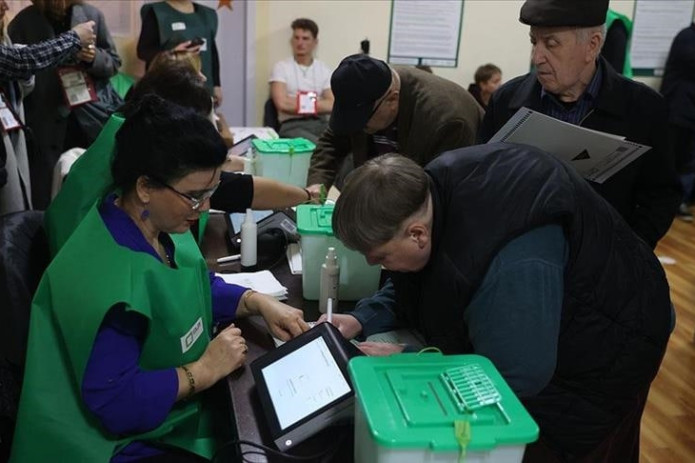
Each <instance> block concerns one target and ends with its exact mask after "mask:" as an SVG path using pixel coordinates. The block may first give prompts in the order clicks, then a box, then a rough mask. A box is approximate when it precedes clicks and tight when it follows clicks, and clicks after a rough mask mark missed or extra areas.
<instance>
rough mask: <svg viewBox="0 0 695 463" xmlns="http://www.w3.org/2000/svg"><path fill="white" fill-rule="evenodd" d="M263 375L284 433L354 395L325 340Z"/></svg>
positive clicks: (302, 349) (272, 366)
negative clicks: (322, 408) (307, 417)
mask: <svg viewBox="0 0 695 463" xmlns="http://www.w3.org/2000/svg"><path fill="white" fill-rule="evenodd" d="M261 372H262V374H263V377H264V379H265V382H266V385H267V387H268V392H269V395H270V400H271V401H272V403H273V407H274V408H275V413H276V416H277V419H278V422H279V423H280V427H281V428H282V429H286V428H287V427H289V426H291V425H293V424H294V423H296V422H298V421H299V420H301V419H303V418H305V417H306V416H308V415H310V414H312V413H313V412H315V411H317V410H319V409H320V408H321V407H324V406H326V405H328V404H330V403H331V402H333V401H335V400H337V399H339V398H340V397H342V396H344V395H346V394H349V393H350V392H351V389H350V385H349V384H348V382H347V381H346V380H345V377H344V376H343V373H342V372H341V371H340V368H339V367H338V364H337V363H336V361H335V359H334V358H333V355H332V354H331V352H330V350H329V348H328V345H327V344H326V341H325V340H324V339H323V337H318V338H316V339H314V340H313V341H311V342H309V343H307V344H306V345H304V346H302V347H300V348H299V349H297V350H295V351H293V352H291V353H289V354H288V355H286V356H284V357H282V358H280V359H278V360H277V361H275V362H273V363H272V364H270V365H268V366H266V367H265V368H263V369H262V370H261Z"/></svg>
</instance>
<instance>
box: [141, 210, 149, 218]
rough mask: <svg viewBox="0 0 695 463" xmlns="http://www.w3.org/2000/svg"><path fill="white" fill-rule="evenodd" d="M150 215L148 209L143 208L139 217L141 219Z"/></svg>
mask: <svg viewBox="0 0 695 463" xmlns="http://www.w3.org/2000/svg"><path fill="white" fill-rule="evenodd" d="M149 216H150V211H149V210H148V209H143V211H142V213H140V219H141V220H143V221H144V220H147V218H148V217H149Z"/></svg>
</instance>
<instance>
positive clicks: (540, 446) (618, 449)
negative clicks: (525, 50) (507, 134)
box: [479, 0, 680, 463]
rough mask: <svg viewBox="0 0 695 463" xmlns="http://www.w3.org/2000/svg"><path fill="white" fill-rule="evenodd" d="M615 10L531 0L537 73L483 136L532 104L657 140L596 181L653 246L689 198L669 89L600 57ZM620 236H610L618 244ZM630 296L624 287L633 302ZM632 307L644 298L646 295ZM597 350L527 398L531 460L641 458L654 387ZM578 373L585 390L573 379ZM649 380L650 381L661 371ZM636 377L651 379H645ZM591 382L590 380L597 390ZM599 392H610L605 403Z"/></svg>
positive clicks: (565, 356) (508, 92) (592, 1)
mask: <svg viewBox="0 0 695 463" xmlns="http://www.w3.org/2000/svg"><path fill="white" fill-rule="evenodd" d="M607 9H608V0H581V1H580V0H527V1H526V2H524V4H523V6H522V7H521V12H520V15H519V20H520V21H521V22H522V23H524V24H528V25H530V26H531V28H530V33H529V35H530V38H531V45H532V54H531V56H532V61H533V64H534V67H535V69H534V70H533V71H532V72H530V73H528V74H526V75H524V76H520V77H517V78H515V79H512V80H511V81H509V82H508V83H506V84H505V85H503V86H502V87H500V88H499V89H498V90H497V91H496V92H495V93H494V94H493V95H492V98H491V99H490V104H489V105H488V109H487V112H486V114H485V119H484V121H483V125H482V128H481V136H480V137H479V140H480V141H481V142H483V143H484V142H487V141H488V140H489V139H490V138H491V137H492V135H494V134H495V133H496V132H497V131H498V130H499V129H500V128H501V127H502V126H503V125H504V124H505V123H506V122H507V121H508V120H509V118H510V117H511V116H512V115H513V114H514V113H516V112H517V110H519V109H520V108H521V107H527V108H530V109H533V110H535V111H539V112H542V113H544V114H547V115H549V116H551V117H554V118H556V119H560V120H562V121H564V122H568V123H571V124H576V125H581V126H583V127H586V128H589V129H594V130H599V131H602V132H607V133H611V134H615V135H619V136H623V137H625V138H626V139H627V140H630V141H634V142H637V143H640V144H643V145H647V146H650V147H651V150H649V151H648V152H646V153H645V154H643V155H642V156H641V157H639V158H638V159H636V160H634V161H632V162H631V163H630V164H628V165H627V166H625V167H623V168H622V169H621V170H620V171H619V172H617V173H616V174H615V175H613V176H612V177H611V178H609V179H608V180H606V181H605V182H604V183H602V184H597V183H591V186H592V187H593V188H594V189H595V190H596V191H597V192H598V193H599V194H600V195H601V196H603V198H604V199H606V200H607V201H608V202H609V203H610V204H611V205H612V206H613V208H614V209H615V210H616V211H617V212H619V213H620V214H621V215H622V217H623V218H624V219H625V221H626V222H627V223H628V224H629V225H630V227H631V228H632V230H633V231H634V232H635V233H636V234H637V235H638V236H640V237H641V238H642V240H644V241H645V242H646V243H647V244H648V245H650V246H651V247H654V246H656V243H657V241H658V240H659V239H660V238H661V237H662V236H663V235H664V234H665V233H666V231H667V230H668V228H669V226H670V225H671V221H672V220H673V217H674V214H675V212H676V210H677V208H678V205H679V203H680V186H679V183H678V178H677V177H676V175H675V170H674V163H673V156H672V153H671V151H670V149H669V147H668V142H667V139H666V134H667V132H668V130H667V127H666V121H667V117H666V113H667V110H666V105H665V103H664V100H663V98H662V97H661V95H659V94H658V93H657V92H655V91H654V90H652V89H650V88H649V87H647V86H645V85H643V84H640V83H637V82H634V81H632V80H630V79H626V78H624V77H623V76H622V75H620V74H619V73H618V72H616V71H615V70H614V69H613V68H612V67H611V66H610V65H609V64H608V63H607V62H606V61H605V59H603V58H601V57H600V56H599V52H600V50H601V46H602V43H603V40H604V37H605V27H604V22H605V18H606V13H607ZM544 136H547V134H544V133H539V134H538V137H539V138H540V137H544ZM614 238H615V237H611V236H605V237H604V238H601V239H605V240H606V241H607V242H610V243H612V244H611V246H613V247H614V246H616V242H615V239H614ZM645 265H646V264H645ZM636 271H639V272H642V271H646V269H636ZM582 297H583V296H580V298H582ZM592 297H593V296H592ZM592 297H590V298H589V299H591V298H592ZM630 297H631V295H630V294H627V293H625V299H626V300H628V299H629V298H630ZM587 300H588V299H587ZM631 303H632V304H634V305H636V304H639V302H638V301H637V300H634V301H633V302H631ZM604 321H605V320H604ZM594 322H595V323H594ZM594 322H592V323H587V325H586V327H585V329H588V330H591V329H594V328H595V327H596V326H598V325H599V324H600V323H602V321H599V319H598V318H595V319H594ZM610 323H615V320H613V321H611V322H610ZM610 323H609V324H610ZM615 328H616V329H618V327H617V326H616V327H615ZM612 329H613V328H611V329H608V331H612ZM608 331H606V332H608ZM560 336H561V337H562V336H563V334H562V333H561V334H560ZM603 347H605V346H602V347H599V348H598V350H596V351H595V352H596V355H598V356H600V355H604V354H605V356H609V355H612V354H613V352H601V348H603ZM595 349H597V348H596V346H590V345H587V346H586V352H584V353H582V354H581V355H576V354H577V352H579V351H578V350H576V351H574V352H571V353H570V352H563V351H559V352H558V365H559V364H561V363H563V368H562V371H558V372H557V373H556V374H557V375H558V376H557V377H558V381H557V382H556V383H554V385H553V387H551V388H549V389H548V390H547V391H543V392H542V393H540V394H539V395H538V396H537V397H530V398H528V399H527V400H526V402H525V405H526V406H527V408H528V409H529V411H530V412H531V414H532V415H533V416H534V418H535V419H536V421H537V422H538V423H542V425H541V433H540V439H539V441H538V442H537V443H534V444H532V445H529V446H528V447H527V448H526V453H525V455H524V461H530V462H536V461H538V462H549V461H553V462H554V461H582V462H594V461H606V462H608V461H610V462H613V461H620V462H634V463H637V462H638V461H639V434H640V433H639V429H640V419H641V416H642V411H643V409H644V404H645V402H646V399H647V393H648V390H649V388H648V387H642V388H639V389H637V388H635V389H633V390H631V391H626V390H624V388H617V387H615V383H611V382H610V381H608V382H607V381H606V379H605V377H604V376H602V374H601V373H600V368H593V367H592V368H590V369H587V368H586V365H587V364H588V363H586V362H587V361H588V360H587V359H589V358H592V359H594V358H595V357H596V355H593V354H591V352H592V351H594V350H595ZM610 368H611V369H613V368H614V366H611V367H610ZM578 372H581V375H582V377H583V380H582V381H585V383H584V384H585V386H579V385H578V383H572V382H571V381H566V380H565V379H566V378H567V377H569V376H571V375H573V374H575V373H578ZM632 374H634V372H632ZM646 379H647V383H648V382H649V381H651V380H652V379H653V377H648V378H646ZM634 380H635V381H644V380H645V377H641V378H640V379H639V380H637V377H635V378H634ZM634 384H637V383H636V382H635V383H634ZM642 384H643V385H644V384H645V383H642ZM586 385H590V386H588V387H589V390H587V386H586ZM599 390H601V391H603V392H602V393H601V394H603V398H601V399H599V396H600V395H601V394H599V393H597V391H599ZM587 394H588V395H593V398H592V400H587V399H582V398H581V397H582V396H584V397H587V396H588V395H587ZM612 398H614V399H612ZM618 398H620V399H619V400H618ZM626 399H627V400H626ZM618 401H620V402H621V403H620V404H618Z"/></svg>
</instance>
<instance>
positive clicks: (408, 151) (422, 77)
mask: <svg viewBox="0 0 695 463" xmlns="http://www.w3.org/2000/svg"><path fill="white" fill-rule="evenodd" d="M331 89H332V90H333V95H334V96H335V102H334V103H333V111H332V113H331V117H330V120H329V128H328V129H326V131H325V132H324V133H323V135H322V136H321V137H320V138H319V141H318V145H317V147H316V151H315V152H314V154H313V155H312V157H311V166H310V167H309V176H308V180H307V185H309V190H311V191H316V190H318V189H319V188H320V185H321V184H323V185H325V186H326V187H327V188H328V187H330V186H331V185H332V184H333V183H334V181H335V177H336V173H337V172H338V170H339V169H340V167H341V166H342V164H343V162H344V161H345V158H346V156H347V155H348V154H350V153H352V154H353V161H354V164H355V166H359V165H361V164H363V163H364V162H365V161H367V160H368V159H371V158H374V157H376V156H378V155H380V154H385V153H392V152H398V153H401V154H403V155H405V156H407V157H409V158H410V159H413V160H414V161H415V162H417V163H418V164H420V165H421V166H424V165H425V164H427V163H428V162H429V161H431V160H432V159H434V158H435V157H436V156H438V155H439V154H440V153H442V152H444V151H448V150H452V149H455V148H460V147H464V146H469V145H472V144H474V143H475V138H476V133H477V131H478V128H479V124H480V121H481V119H482V114H483V112H482V109H481V108H480V106H479V105H478V103H476V101H475V100H474V99H473V97H472V96H471V95H470V94H469V93H468V92H467V91H466V90H465V89H464V88H463V87H461V86H459V85H457V84H455V83H453V82H451V81H448V80H446V79H443V78H441V77H438V76H435V75H433V74H430V73H427V72H424V71H421V70H419V69H416V68H410V67H395V68H392V67H391V66H389V65H388V64H386V63H385V62H383V61H381V60H378V59H374V58H371V57H369V56H367V55H364V54H358V55H351V56H348V57H347V58H345V59H343V61H342V62H341V63H340V65H339V66H338V68H337V69H336V70H335V71H334V72H333V75H332V77H331Z"/></svg>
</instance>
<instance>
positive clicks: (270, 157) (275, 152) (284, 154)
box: [251, 138, 316, 188]
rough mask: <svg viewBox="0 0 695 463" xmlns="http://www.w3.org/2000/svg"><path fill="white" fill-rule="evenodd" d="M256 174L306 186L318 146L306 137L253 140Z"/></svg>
mask: <svg viewBox="0 0 695 463" xmlns="http://www.w3.org/2000/svg"><path fill="white" fill-rule="evenodd" d="M251 146H253V152H254V162H255V168H254V172H255V174H256V175H260V176H261V177H268V178H272V179H275V180H278V181H280V182H284V183H289V184H290V185H295V186H299V187H302V188H304V186H305V185H306V178H307V173H308V172H309V163H310V162H311V155H312V153H313V152H314V149H315V148H316V145H314V144H313V143H312V142H311V141H309V140H307V139H306V138H276V139H274V140H261V139H259V138H257V139H255V140H253V141H252V142H251Z"/></svg>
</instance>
